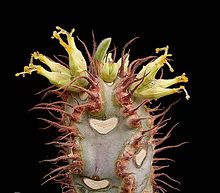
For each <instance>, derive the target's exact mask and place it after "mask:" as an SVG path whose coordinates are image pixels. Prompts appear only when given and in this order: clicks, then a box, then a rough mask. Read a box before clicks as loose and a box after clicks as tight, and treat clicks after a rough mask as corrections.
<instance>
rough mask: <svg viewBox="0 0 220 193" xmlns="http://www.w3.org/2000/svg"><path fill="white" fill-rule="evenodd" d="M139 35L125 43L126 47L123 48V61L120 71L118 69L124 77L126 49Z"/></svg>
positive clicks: (119, 73)
mask: <svg viewBox="0 0 220 193" xmlns="http://www.w3.org/2000/svg"><path fill="white" fill-rule="evenodd" d="M138 38H139V37H135V38H133V39H131V40H130V41H129V42H128V43H126V44H125V45H124V47H123V48H122V52H121V59H122V62H121V66H120V68H119V71H118V75H119V76H120V77H121V78H122V77H124V76H125V72H124V63H125V58H124V56H125V49H126V48H127V47H128V46H129V45H130V44H131V43H132V42H133V41H134V40H136V39H138Z"/></svg>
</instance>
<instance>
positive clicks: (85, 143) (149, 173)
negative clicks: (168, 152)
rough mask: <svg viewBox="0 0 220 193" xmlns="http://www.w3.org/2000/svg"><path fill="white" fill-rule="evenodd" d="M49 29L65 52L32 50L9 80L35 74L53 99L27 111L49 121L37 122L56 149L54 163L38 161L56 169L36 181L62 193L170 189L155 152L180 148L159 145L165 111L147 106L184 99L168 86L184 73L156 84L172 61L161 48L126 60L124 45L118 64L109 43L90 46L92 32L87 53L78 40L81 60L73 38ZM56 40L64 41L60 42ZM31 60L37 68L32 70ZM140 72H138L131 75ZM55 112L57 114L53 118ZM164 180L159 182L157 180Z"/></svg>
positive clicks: (171, 183)
mask: <svg viewBox="0 0 220 193" xmlns="http://www.w3.org/2000/svg"><path fill="white" fill-rule="evenodd" d="M74 31H75V29H72V31H71V32H70V33H69V32H67V31H65V30H64V29H62V28H60V27H57V28H56V30H55V31H54V32H53V36H52V38H53V39H57V40H58V41H59V43H60V44H61V45H62V46H63V48H64V49H65V50H66V52H67V54H68V57H65V61H68V64H67V63H66V62H64V61H62V60H61V59H59V58H57V57H56V58H55V59H54V60H53V59H51V58H49V57H47V56H45V55H43V54H41V53H39V52H34V53H33V54H32V55H31V59H30V63H29V65H28V66H25V67H24V71H23V72H21V73H17V74H16V76H19V75H22V76H25V75H26V74H32V73H33V72H35V71H36V72H37V73H38V74H40V75H42V76H44V77H46V78H47V79H48V80H49V82H50V83H51V84H52V86H51V87H49V88H48V89H46V90H44V96H43V97H46V96H51V95H53V96H57V97H56V98H55V99H54V101H53V102H42V103H40V104H37V105H36V106H34V107H33V109H43V110H46V111H48V112H49V113H50V115H51V117H52V118H51V119H45V118H40V119H41V120H43V121H45V122H46V123H48V124H49V126H48V127H53V128H57V130H58V132H59V133H60V135H59V136H58V137H57V138H56V139H54V141H52V142H50V143H48V144H52V145H55V146H57V147H59V148H60V150H61V151H59V155H58V156H57V157H55V158H52V159H49V160H44V162H52V163H55V164H54V165H56V167H55V168H53V169H52V170H51V171H50V172H49V173H48V174H47V175H46V176H45V177H44V180H45V181H44V183H46V182H48V181H54V182H56V183H59V184H61V188H62V192H63V193H64V192H65V193H88V192H99V193H104V192H108V193H155V192H167V190H166V189H167V188H173V189H177V190H178V187H177V186H176V185H175V183H177V185H178V183H179V182H178V181H176V180H175V179H173V178H171V177H170V176H168V175H167V174H165V173H163V172H161V170H162V169H163V168H164V167H166V166H163V165H161V164H159V165H158V163H159V162H167V161H172V159H169V158H162V157H159V156H158V153H159V152H161V151H163V150H165V149H168V148H172V147H178V146H181V145H182V144H184V143H186V142H183V143H180V144H178V145H171V146H162V145H161V144H163V142H164V141H165V140H167V139H168V138H169V137H170V135H171V131H172V130H173V128H174V127H173V128H171V129H170V130H169V131H168V132H167V133H165V134H164V131H163V129H162V128H163V127H164V126H165V125H166V124H167V122H168V120H169V119H166V118H165V114H166V113H167V111H168V110H169V109H170V108H171V106H172V105H173V104H174V103H173V104H171V105H170V106H169V107H168V108H165V109H163V108H161V107H160V106H156V107H155V106H154V107H152V106H153V104H154V101H155V100H158V99H160V98H161V97H165V96H167V95H171V94H175V93H182V92H184V93H185V97H186V99H189V98H190V97H189V95H188V93H187V91H186V89H185V87H184V86H179V87H176V88H171V86H172V85H174V84H178V83H185V82H187V81H188V78H187V77H186V75H185V73H183V74H182V75H180V76H177V77H175V78H173V79H164V78H163V73H161V75H160V77H158V78H156V77H157V76H158V72H159V71H160V70H161V69H162V68H163V67H168V68H169V70H170V71H171V72H173V71H174V70H173V68H172V67H171V65H170V63H169V61H170V60H171V59H170V57H171V56H172V55H171V54H170V53H168V49H169V47H168V46H165V47H163V48H157V49H156V54H157V55H159V54H160V55H159V56H156V55H155V56H147V57H144V58H138V59H136V60H133V61H129V56H130V52H129V51H126V49H127V48H128V46H129V45H130V44H131V43H132V42H133V41H134V40H135V39H136V38H134V39H132V40H130V41H129V42H128V43H126V44H125V45H124V47H123V48H122V51H121V55H120V59H118V60H116V50H117V49H116V48H115V47H114V49H112V50H111V51H108V50H109V47H110V45H111V41H112V39H111V38H106V39H104V40H103V41H101V43H100V44H99V45H98V46H97V43H96V40H95V38H94V34H93V52H92V53H90V52H89V50H88V48H87V46H86V45H85V43H84V42H83V41H82V40H80V39H79V42H81V43H82V45H83V46H84V48H85V53H86V54H87V59H85V58H84V56H83V54H82V52H81V51H80V50H79V49H78V48H77V46H76V43H75V40H74V37H73V33H74ZM62 36H66V40H65V41H64V40H63V37H62ZM35 60H39V61H40V62H41V63H43V64H44V65H45V68H44V67H43V66H41V65H36V64H35ZM138 69H141V70H138ZM58 115H59V116H58ZM165 178H166V179H167V180H165Z"/></svg>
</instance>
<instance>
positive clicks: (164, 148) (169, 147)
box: [155, 141, 189, 154]
mask: <svg viewBox="0 0 220 193" xmlns="http://www.w3.org/2000/svg"><path fill="white" fill-rule="evenodd" d="M187 143H189V142H187V141H186V142H183V143H180V144H178V145H169V146H165V147H161V148H158V149H155V154H156V153H159V152H161V151H164V150H166V149H171V148H176V147H180V146H182V145H184V144H187Z"/></svg>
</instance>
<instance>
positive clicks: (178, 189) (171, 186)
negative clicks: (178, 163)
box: [155, 179, 180, 191]
mask: <svg viewBox="0 0 220 193" xmlns="http://www.w3.org/2000/svg"><path fill="white" fill-rule="evenodd" d="M155 181H158V182H161V183H163V184H165V185H167V186H168V187H170V188H172V189H175V190H177V191H180V190H179V189H178V188H176V187H173V186H171V185H170V184H168V183H167V182H164V181H163V180H160V179H155Z"/></svg>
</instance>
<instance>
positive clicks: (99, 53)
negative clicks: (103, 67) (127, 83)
mask: <svg viewBox="0 0 220 193" xmlns="http://www.w3.org/2000/svg"><path fill="white" fill-rule="evenodd" d="M111 40H112V39H111V38H106V39H104V40H102V42H101V43H100V44H99V45H98V48H97V50H96V53H95V56H94V58H95V60H97V61H99V62H103V59H104V57H105V55H106V53H107V50H108V48H109V46H110V43H111Z"/></svg>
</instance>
